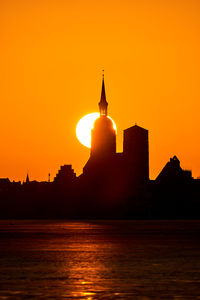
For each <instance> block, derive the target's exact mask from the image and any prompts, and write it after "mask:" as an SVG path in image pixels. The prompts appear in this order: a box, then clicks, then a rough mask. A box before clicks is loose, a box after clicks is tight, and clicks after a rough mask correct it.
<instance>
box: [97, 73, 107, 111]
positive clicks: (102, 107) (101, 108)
mask: <svg viewBox="0 0 200 300" xmlns="http://www.w3.org/2000/svg"><path fill="white" fill-rule="evenodd" d="M107 107H108V102H107V101H106V93H105V84H104V73H103V78H102V89H101V99H100V102H99V111H100V115H101V116H107Z"/></svg>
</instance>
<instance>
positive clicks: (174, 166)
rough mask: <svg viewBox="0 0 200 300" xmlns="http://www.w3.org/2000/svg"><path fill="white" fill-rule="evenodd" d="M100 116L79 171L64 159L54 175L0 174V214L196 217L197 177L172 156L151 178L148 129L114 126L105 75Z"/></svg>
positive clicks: (198, 200) (199, 186)
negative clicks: (119, 135) (13, 177)
mask: <svg viewBox="0 0 200 300" xmlns="http://www.w3.org/2000/svg"><path fill="white" fill-rule="evenodd" d="M98 105H99V111H100V116H99V118H98V119H96V121H95V123H94V127H93V129H92V131H91V151H90V157H89V159H88V161H87V163H86V164H85V166H84V167H83V173H82V174H81V175H80V176H78V177H77V176H76V174H75V173H74V170H73V169H72V165H63V166H61V167H60V169H59V170H58V173H57V174H56V176H55V178H54V181H52V182H51V181H50V174H49V178H48V181H44V182H38V181H36V180H33V181H31V180H30V178H29V174H27V177H26V180H25V182H23V183H21V182H15V181H13V182H11V181H10V180H9V179H8V178H0V218H7V219H9V218H10V219H15V218H22V219H35V218H40V219H42V218H51V219H61V218H62V219H65V218H70V219H77V218H79V219H81V218H84V219H95V218H97V219H103V218H108V219H116V218H120V219H181V218H185V219H188V218H193V219H199V218H200V213H199V212H200V179H194V178H193V177H192V173H191V171H188V170H183V169H182V167H181V166H180V161H179V160H178V158H177V157H176V156H174V157H172V158H171V159H170V160H169V162H167V164H166V165H165V166H164V168H163V169H162V171H161V172H160V174H159V175H158V176H157V178H156V179H155V180H150V179H149V140H148V130H146V129H144V128H142V127H140V126H138V125H133V126H131V127H130V128H127V129H125V130H124V132H123V151H122V152H121V153H117V152H116V131H115V129H114V127H113V122H112V120H111V119H110V118H109V117H108V102H107V100H106V93H105V83H104V77H103V79H102V89H101V97H100V101H99V103H98Z"/></svg>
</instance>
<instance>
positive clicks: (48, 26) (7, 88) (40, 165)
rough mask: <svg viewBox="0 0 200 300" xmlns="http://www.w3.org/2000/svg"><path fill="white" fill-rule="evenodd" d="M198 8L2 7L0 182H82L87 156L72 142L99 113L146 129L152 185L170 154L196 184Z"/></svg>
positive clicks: (131, 4) (179, 3) (3, 2)
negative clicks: (67, 171)
mask: <svg viewBox="0 0 200 300" xmlns="http://www.w3.org/2000/svg"><path fill="white" fill-rule="evenodd" d="M199 16H200V1H199V0H187V1H185V0H160V1H159V0H149V1H148V0H137V1H136V0H135V1H134V0H123V1H122V0H121V1H118V0H110V1H109V0H107V1H105V0H102V1H95V0H84V1H80V0H73V1H69V0H65V1H64V0H54V1H51V0H48V1H47V0H29V1H27V0H0V99H1V109H0V126H1V147H0V178H4V177H9V178H10V179H12V180H13V179H15V180H23V179H25V177H26V173H27V169H28V170H29V174H30V179H31V180H34V179H37V180H47V179H48V173H49V172H50V173H51V178H52V179H53V177H54V176H55V174H56V172H57V170H58V168H59V166H60V165H63V164H72V165H73V168H74V169H75V172H77V174H80V172H81V171H82V167H83V166H84V164H85V163H86V161H87V159H88V157H89V154H90V150H89V149H87V148H85V147H84V146H82V145H81V144H80V143H79V141H78V140H77V138H76V135H75V128H76V124H77V122H78V121H79V119H80V118H81V117H82V116H84V115H85V114H88V113H91V112H95V111H98V101H99V98H100V92H101V74H102V71H101V70H102V69H104V70H105V85H106V94H107V100H108V102H109V107H108V112H109V115H110V116H111V117H112V118H113V119H114V120H115V122H116V124H117V127H118V137H117V148H118V151H122V135H123V129H125V128H128V127H130V126H132V125H134V124H135V122H137V124H138V125H140V126H142V127H144V128H146V129H149V142H150V177H151V178H152V179H153V178H155V177H156V176H157V175H158V173H159V172H160V171H161V169H162V168H163V166H164V165H165V163H166V162H167V161H168V160H169V158H170V157H172V156H173V155H177V157H178V158H179V159H180V161H181V166H182V167H183V168H186V169H191V170H192V172H193V176H194V177H197V176H200V120H199V119H200V117H199V115H200V87H199V78H200V76H199V73H200V55H199V53H200V17H199Z"/></svg>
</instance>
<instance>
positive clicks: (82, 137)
mask: <svg viewBox="0 0 200 300" xmlns="http://www.w3.org/2000/svg"><path fill="white" fill-rule="evenodd" d="M99 115H100V114H99V113H96V112H95V113H91V114H88V115H85V116H84V117H83V118H81V119H80V120H79V122H78V124H77V126H76V136H77V138H78V140H79V142H80V143H81V144H82V145H84V146H86V147H88V148H91V130H92V129H93V126H94V122H95V120H96V119H97V118H99ZM108 118H110V119H111V120H112V122H113V128H114V129H115V131H117V126H116V124H115V122H114V121H113V119H112V118H111V117H109V116H108Z"/></svg>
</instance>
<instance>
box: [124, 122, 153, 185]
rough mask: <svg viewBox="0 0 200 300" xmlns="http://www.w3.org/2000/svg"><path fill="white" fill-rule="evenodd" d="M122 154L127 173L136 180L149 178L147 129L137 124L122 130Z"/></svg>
mask: <svg viewBox="0 0 200 300" xmlns="http://www.w3.org/2000/svg"><path fill="white" fill-rule="evenodd" d="M123 156H124V163H125V167H126V173H127V175H129V176H131V178H132V179H133V180H134V181H138V182H145V181H147V180H149V141H148V130H146V129H144V128H142V127H140V126H137V125H134V126H132V127H130V128H127V129H125V130H124V142H123Z"/></svg>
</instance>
